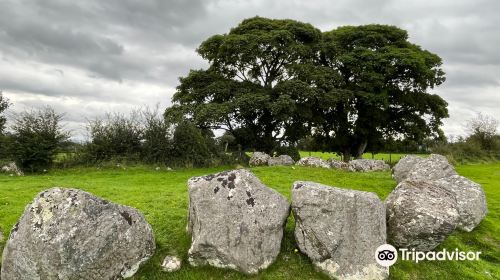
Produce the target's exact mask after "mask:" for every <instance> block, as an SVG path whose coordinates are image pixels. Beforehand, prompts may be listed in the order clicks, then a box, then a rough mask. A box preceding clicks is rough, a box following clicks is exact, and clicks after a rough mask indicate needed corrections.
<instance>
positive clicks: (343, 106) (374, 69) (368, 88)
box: [312, 25, 448, 160]
mask: <svg viewBox="0 0 500 280" xmlns="http://www.w3.org/2000/svg"><path fill="white" fill-rule="evenodd" d="M441 63H442V62H441V59H440V57H439V56H437V55H435V54H433V53H431V52H429V51H426V50H423V49H422V48H420V47H419V46H417V45H415V44H412V43H410V42H409V41H408V34H407V32H406V31H404V30H402V29H399V28H397V27H394V26H387V25H364V26H345V27H340V28H337V29H335V30H333V31H330V32H325V33H324V34H323V45H322V49H321V55H320V59H319V64H320V65H322V66H324V67H327V68H328V69H330V70H333V71H334V72H335V74H334V75H330V74H329V76H328V77H326V78H325V77H324V76H318V77H320V82H321V83H318V84H319V87H320V88H321V89H322V90H323V91H322V93H321V95H322V96H321V97H320V98H318V100H317V101H318V102H317V106H316V107H315V108H316V109H317V111H316V112H315V115H316V116H318V117H319V118H317V119H316V120H315V129H314V130H313V134H314V136H315V139H316V140H317V142H319V143H320V144H321V146H322V148H323V149H324V150H328V151H334V152H337V153H339V154H343V155H344V157H345V159H346V160H347V159H349V158H350V157H351V156H355V157H360V156H361V155H362V154H363V152H364V151H365V149H366V148H367V147H368V148H370V147H371V148H373V149H376V146H377V145H380V144H381V143H382V142H383V141H384V140H388V139H391V138H396V139H397V138H405V139H412V140H415V141H421V140H422V139H424V138H426V137H429V136H436V137H439V136H442V131H441V130H440V128H439V127H440V125H441V120H442V119H443V118H445V117H447V116H448V112H447V109H446V107H447V103H446V102H445V101H444V100H443V99H442V98H440V97H439V96H437V95H435V94H431V93H429V92H428V91H429V89H432V88H434V87H435V86H437V85H439V84H441V83H443V82H444V80H445V78H444V72H443V71H442V69H441ZM314 78H315V77H314V76H313V77H312V79H314ZM325 81H326V82H325Z"/></svg>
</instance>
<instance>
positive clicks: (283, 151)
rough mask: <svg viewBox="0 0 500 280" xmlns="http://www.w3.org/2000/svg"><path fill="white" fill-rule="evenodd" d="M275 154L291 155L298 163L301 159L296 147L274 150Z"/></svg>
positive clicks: (283, 147)
mask: <svg viewBox="0 0 500 280" xmlns="http://www.w3.org/2000/svg"><path fill="white" fill-rule="evenodd" d="M273 154H276V155H289V156H290V157H291V158H292V159H293V160H295V161H298V160H299V159H300V153H299V150H298V149H297V148H296V147H294V146H280V147H277V148H276V149H274V151H273Z"/></svg>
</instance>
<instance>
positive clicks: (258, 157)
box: [248, 152, 271, 166]
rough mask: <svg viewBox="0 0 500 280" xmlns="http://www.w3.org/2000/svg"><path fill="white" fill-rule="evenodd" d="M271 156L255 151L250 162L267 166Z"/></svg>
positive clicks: (252, 164) (254, 164)
mask: <svg viewBox="0 0 500 280" xmlns="http://www.w3.org/2000/svg"><path fill="white" fill-rule="evenodd" d="M270 158H271V156H269V155H268V154H266V153H262V152H254V153H253V154H252V157H251V158H250V161H249V162H248V164H249V165H250V166H265V165H267V164H268V161H269V159H270Z"/></svg>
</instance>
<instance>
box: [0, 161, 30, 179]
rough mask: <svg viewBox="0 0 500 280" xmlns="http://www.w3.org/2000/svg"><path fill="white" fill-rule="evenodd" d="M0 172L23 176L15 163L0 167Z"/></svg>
mask: <svg viewBox="0 0 500 280" xmlns="http://www.w3.org/2000/svg"><path fill="white" fill-rule="evenodd" d="M0 171H2V172H4V173H8V174H11V175H16V176H24V173H23V171H22V170H21V169H20V168H19V167H17V165H16V163H15V162H9V163H7V164H6V165H4V166H2V168H1V169H0Z"/></svg>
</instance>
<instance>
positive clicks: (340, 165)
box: [326, 158, 349, 170]
mask: <svg viewBox="0 0 500 280" xmlns="http://www.w3.org/2000/svg"><path fill="white" fill-rule="evenodd" d="M326 162H327V163H328V165H330V168H333V169H341V170H348V169H349V164H348V163H347V162H345V161H342V160H338V159H335V158H329V159H328V160H327V161H326Z"/></svg>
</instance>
